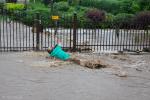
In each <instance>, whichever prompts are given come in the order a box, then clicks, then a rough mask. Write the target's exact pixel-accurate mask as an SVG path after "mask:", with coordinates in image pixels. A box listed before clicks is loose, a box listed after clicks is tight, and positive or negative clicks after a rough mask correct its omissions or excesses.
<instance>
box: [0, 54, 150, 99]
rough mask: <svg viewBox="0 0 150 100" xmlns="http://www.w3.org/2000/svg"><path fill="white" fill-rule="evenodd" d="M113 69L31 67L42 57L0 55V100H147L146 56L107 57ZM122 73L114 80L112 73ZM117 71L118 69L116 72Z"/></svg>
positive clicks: (149, 80)
mask: <svg viewBox="0 0 150 100" xmlns="http://www.w3.org/2000/svg"><path fill="white" fill-rule="evenodd" d="M100 58H101V59H103V60H105V61H106V63H107V62H108V63H109V64H110V65H112V66H114V69H113V68H105V69H88V68H84V67H81V66H78V65H75V64H69V65H63V66H58V67H49V66H46V65H43V66H31V65H32V62H34V63H35V62H37V63H38V62H43V59H44V60H46V58H45V57H44V56H42V55H40V56H39V57H37V56H36V57H35V56H34V57H32V56H26V54H24V53H1V54H0V100H149V99H150V95H149V94H150V64H149V61H150V55H127V56H117V55H113V56H109V55H107V56H106V55H105V56H104V55H102V56H101V57H100ZM118 69H119V71H125V72H126V73H127V77H118V76H116V75H115V74H114V73H113V72H114V70H117V71H118ZM120 69H121V70H120Z"/></svg>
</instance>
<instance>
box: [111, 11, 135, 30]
mask: <svg viewBox="0 0 150 100" xmlns="http://www.w3.org/2000/svg"><path fill="white" fill-rule="evenodd" d="M133 19H134V15H133V14H128V13H119V14H117V15H116V16H115V17H114V20H113V24H115V25H119V26H120V27H124V26H127V25H130V24H132V23H133Z"/></svg>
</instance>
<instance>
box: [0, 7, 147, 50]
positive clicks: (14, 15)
mask: <svg viewBox="0 0 150 100" xmlns="http://www.w3.org/2000/svg"><path fill="white" fill-rule="evenodd" d="M32 12H33V11H15V12H10V11H6V10H3V9H1V10H0V51H27V50H46V49H47V48H48V47H51V48H52V47H54V46H55V45H56V44H57V43H61V45H62V47H63V49H65V50H72V51H92V52H100V51H108V50H109V51H124V50H126V51H137V50H145V51H146V50H149V48H150V27H149V24H146V25H145V24H143V23H129V22H125V21H124V22H122V23H113V22H105V21H104V22H96V21H94V22H93V21H90V20H89V21H83V20H80V18H78V17H77V14H74V15H72V16H70V15H63V16H53V17H55V18H57V17H58V20H53V19H52V15H51V14H50V13H48V12H44V14H41V12H40V13H36V14H35V13H34V14H33V13H32Z"/></svg>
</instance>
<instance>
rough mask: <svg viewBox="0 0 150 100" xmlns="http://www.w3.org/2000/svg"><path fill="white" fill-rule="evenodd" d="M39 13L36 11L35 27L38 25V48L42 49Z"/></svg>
mask: <svg viewBox="0 0 150 100" xmlns="http://www.w3.org/2000/svg"><path fill="white" fill-rule="evenodd" d="M39 18H40V17H39V13H36V19H35V27H36V50H37V51H38V50H40V30H39V29H40V21H39Z"/></svg>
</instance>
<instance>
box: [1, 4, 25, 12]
mask: <svg viewBox="0 0 150 100" xmlns="http://www.w3.org/2000/svg"><path fill="white" fill-rule="evenodd" d="M4 8H5V9H7V10H9V11H14V10H23V9H24V8H25V5H24V4H16V3H6V4H5V6H4Z"/></svg>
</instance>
